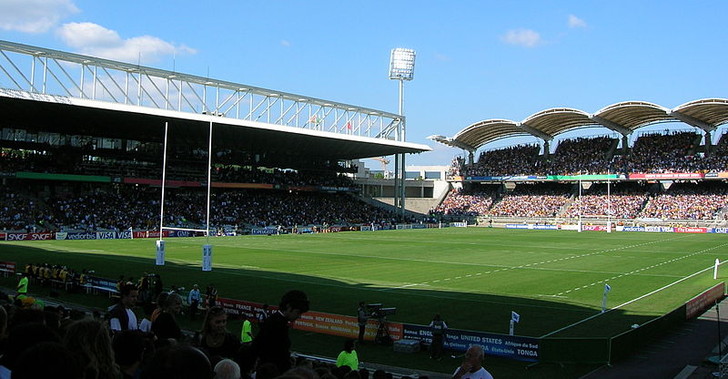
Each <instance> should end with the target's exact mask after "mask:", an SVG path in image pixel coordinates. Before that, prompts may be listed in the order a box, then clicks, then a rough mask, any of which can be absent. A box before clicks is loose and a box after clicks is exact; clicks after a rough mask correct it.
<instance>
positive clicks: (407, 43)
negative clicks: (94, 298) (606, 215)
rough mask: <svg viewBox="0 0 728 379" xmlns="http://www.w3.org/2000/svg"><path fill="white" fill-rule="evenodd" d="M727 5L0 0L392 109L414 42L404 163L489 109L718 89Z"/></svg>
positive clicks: (45, 42) (235, 73)
mask: <svg viewBox="0 0 728 379" xmlns="http://www.w3.org/2000/svg"><path fill="white" fill-rule="evenodd" d="M726 14H728V2H725V1H671V0H665V1H637V0H631V1H621V0H613V1H486V0H481V1H455V0H450V1H428V0H419V1H394V0H392V1H379V0H368V1H343V0H342V1H314V0H310V1H294V0H288V1H277V0H266V1H245V0H235V1H228V0H224V1H223V0H221V1H199V0H196V1H188V0H170V1H155V0H151V1H123V2H122V1H105V0H0V39H4V40H9V41H13V42H19V43H26V44H30V45H37V46H41V47H46V48H52V49H58V50H63V51H71V52H76V53H82V54H90V55H95V56H101V57H104V58H109V59H115V60H121V61H127V62H134V63H136V62H137V60H138V59H139V57H141V63H142V64H144V65H148V66H152V67H157V68H161V69H174V70H176V71H181V72H185V73H189V74H194V75H202V76H205V75H209V76H210V77H214V78H217V79H222V80H228V81H233V82H239V83H244V84H250V85H255V86H259V87H264V88H270V89H274V90H280V91H285V92H291V93H298V94H302V95H306V96H311V97H318V98H323V99H329V100H332V101H337V102H342V103H350V104H355V105H360V106H365V107H371V108H375V109H381V110H385V111H390V112H396V111H397V82H395V81H391V80H389V79H388V76H387V74H388V73H387V70H388V63H389V54H390V50H391V49H393V48H396V47H405V48H411V49H414V50H416V51H417V60H416V65H415V77H414V80H413V81H412V82H407V83H406V84H405V115H406V116H407V120H408V125H407V139H408V141H410V142H416V143H421V144H427V145H429V146H431V147H432V148H433V151H432V152H429V153H424V154H419V155H414V156H411V157H409V158H408V161H407V162H408V165H409V164H416V165H435V164H448V163H449V162H450V160H451V159H452V157H454V156H455V155H458V154H461V153H462V152H461V151H460V150H457V149H452V148H448V147H445V146H442V145H439V144H437V143H435V142H432V141H429V140H428V139H427V136H430V135H433V134H439V135H445V136H453V135H454V134H455V133H457V132H458V131H459V130H461V129H463V128H465V127H466V126H468V125H470V124H472V123H475V122H478V121H481V120H484V119H491V118H504V119H510V120H513V121H521V120H523V119H525V118H526V117H528V116H530V115H532V114H534V113H536V112H539V111H541V110H544V109H547V108H553V107H569V108H576V109H581V110H583V111H586V112H589V113H593V112H596V111H597V110H599V109H601V108H603V107H605V106H608V105H611V104H614V103H617V102H621V101H628V100H642V101H649V102H653V103H656V104H659V105H662V106H665V107H668V108H674V107H676V106H678V105H681V104H683V103H686V102H688V101H692V100H696V99H701V98H712V97H719V98H726V97H728V95H727V94H726V87H727V85H728V78H726V74H725V73H726V70H725V68H724V66H725V61H726V59H725V58H726V54H728V53H727V52H726V51H727V49H726V43H727V42H728V28H726V26H725V17H726ZM677 126H678V127H683V128H687V126H684V125H677ZM660 128H664V126H660ZM721 130H722V129H721ZM592 133H594V134H597V133H600V132H599V131H592ZM369 166H371V167H372V168H375V169H378V168H380V167H379V164H378V163H375V164H369ZM390 169H391V168H390Z"/></svg>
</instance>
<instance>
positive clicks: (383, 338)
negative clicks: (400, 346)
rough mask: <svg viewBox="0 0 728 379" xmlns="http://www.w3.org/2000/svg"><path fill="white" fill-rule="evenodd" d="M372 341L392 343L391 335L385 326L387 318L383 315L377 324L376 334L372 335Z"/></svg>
mask: <svg viewBox="0 0 728 379" xmlns="http://www.w3.org/2000/svg"><path fill="white" fill-rule="evenodd" d="M374 343H378V344H380V345H391V344H392V337H390V335H389V329H388V328H387V319H386V318H384V317H381V318H380V319H379V326H378V327H377V335H376V336H375V337H374Z"/></svg>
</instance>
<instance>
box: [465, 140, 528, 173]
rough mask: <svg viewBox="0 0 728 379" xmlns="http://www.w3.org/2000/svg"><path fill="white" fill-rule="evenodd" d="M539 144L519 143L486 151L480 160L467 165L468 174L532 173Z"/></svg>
mask: <svg viewBox="0 0 728 379" xmlns="http://www.w3.org/2000/svg"><path fill="white" fill-rule="evenodd" d="M540 149H541V148H540V147H539V146H538V145H517V146H512V147H507V148H504V149H499V150H491V151H484V152H482V153H481V154H480V157H479V158H478V162H477V163H476V164H474V165H473V166H470V167H467V169H466V175H467V176H513V175H532V174H533V171H534V167H535V164H536V161H537V160H538V158H539V156H538V152H539V150H540Z"/></svg>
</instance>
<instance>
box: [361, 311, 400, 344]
mask: <svg viewBox="0 0 728 379" xmlns="http://www.w3.org/2000/svg"><path fill="white" fill-rule="evenodd" d="M395 313H397V308H393V307H387V308H385V307H383V306H382V303H373V304H367V314H369V317H371V318H375V319H377V320H378V322H379V325H378V326H377V335H376V337H374V342H375V343H378V344H382V345H391V344H392V337H390V335H389V329H387V316H389V315H393V314H395Z"/></svg>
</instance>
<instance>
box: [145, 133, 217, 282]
mask: <svg viewBox="0 0 728 379" xmlns="http://www.w3.org/2000/svg"><path fill="white" fill-rule="evenodd" d="M168 135H169V122H165V123H164V146H163V150H164V151H163V154H162V186H161V187H162V199H161V201H160V209H159V239H158V240H157V242H156V260H155V264H156V265H157V266H164V263H165V255H166V247H165V242H164V231H165V230H182V231H192V232H203V233H204V234H205V238H206V240H205V244H204V245H202V271H212V245H210V191H211V189H212V121H210V138H209V140H208V147H207V197H206V200H205V203H206V204H205V205H206V208H207V212H206V213H207V214H206V220H205V229H191V228H176V227H165V226H164V192H165V191H164V190H165V187H166V184H167V143H168V139H167V137H168Z"/></svg>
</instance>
